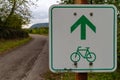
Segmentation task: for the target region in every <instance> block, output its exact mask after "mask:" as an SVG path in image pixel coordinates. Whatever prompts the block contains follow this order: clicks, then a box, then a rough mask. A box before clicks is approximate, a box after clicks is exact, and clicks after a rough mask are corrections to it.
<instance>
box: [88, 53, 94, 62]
mask: <svg viewBox="0 0 120 80" xmlns="http://www.w3.org/2000/svg"><path fill="white" fill-rule="evenodd" d="M86 56H87V57H86V59H87V61H88V62H94V61H95V60H96V55H95V53H93V52H90V53H89V54H87V55H86Z"/></svg>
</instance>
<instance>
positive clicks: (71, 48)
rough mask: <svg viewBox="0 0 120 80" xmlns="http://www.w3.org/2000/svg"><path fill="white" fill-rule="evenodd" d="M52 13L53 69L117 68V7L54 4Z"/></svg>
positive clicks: (56, 70)
mask: <svg viewBox="0 0 120 80" xmlns="http://www.w3.org/2000/svg"><path fill="white" fill-rule="evenodd" d="M49 12H50V16H49V21H50V28H49V47H50V48H49V53H50V55H49V61H50V64H49V67H50V69H51V70H52V71H53V72H58V71H61V72H66V71H72V72H111V71H114V70H115V69H116V65H117V57H116V56H117V53H116V49H117V47H116V46H117V45H116V44H117V34H116V33H117V13H116V12H117V11H116V8H115V6H113V5H54V6H52V7H51V8H50V10H49Z"/></svg>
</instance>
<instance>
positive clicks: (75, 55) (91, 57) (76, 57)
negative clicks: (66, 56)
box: [70, 46, 96, 62]
mask: <svg viewBox="0 0 120 80" xmlns="http://www.w3.org/2000/svg"><path fill="white" fill-rule="evenodd" d="M89 49H90V47H86V49H81V46H78V47H77V51H76V52H73V53H72V54H71V56H70V59H71V61H72V62H79V61H80V58H81V57H83V58H84V59H86V60H87V61H88V62H94V61H95V60H96V55H95V53H93V52H90V51H89ZM81 51H85V55H83V54H81Z"/></svg>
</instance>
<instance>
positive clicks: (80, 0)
mask: <svg viewBox="0 0 120 80" xmlns="http://www.w3.org/2000/svg"><path fill="white" fill-rule="evenodd" d="M74 3H75V4H88V1H87V0H74ZM87 79H88V78H87V73H76V80H87Z"/></svg>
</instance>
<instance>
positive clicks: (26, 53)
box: [0, 35, 48, 80]
mask: <svg viewBox="0 0 120 80" xmlns="http://www.w3.org/2000/svg"><path fill="white" fill-rule="evenodd" d="M30 36H31V37H32V38H33V40H32V41H31V42H29V43H27V44H26V45H23V46H21V47H19V48H16V49H14V50H13V51H10V52H8V53H7V54H6V55H3V56H0V80H44V79H43V78H42V77H41V75H42V74H43V73H45V72H46V71H48V37H47V36H42V35H30ZM42 76H43V75H42Z"/></svg>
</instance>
